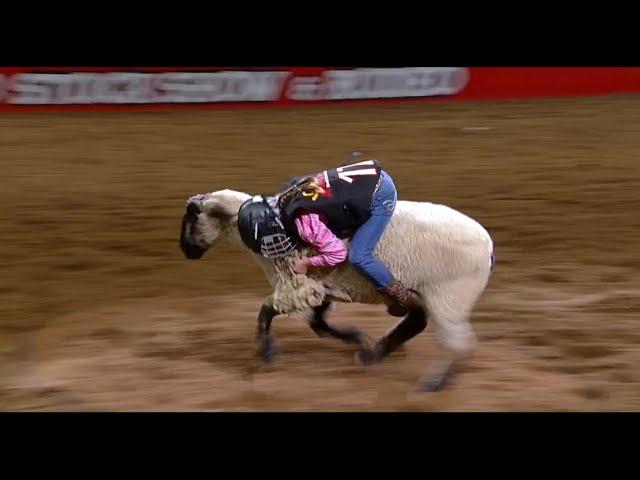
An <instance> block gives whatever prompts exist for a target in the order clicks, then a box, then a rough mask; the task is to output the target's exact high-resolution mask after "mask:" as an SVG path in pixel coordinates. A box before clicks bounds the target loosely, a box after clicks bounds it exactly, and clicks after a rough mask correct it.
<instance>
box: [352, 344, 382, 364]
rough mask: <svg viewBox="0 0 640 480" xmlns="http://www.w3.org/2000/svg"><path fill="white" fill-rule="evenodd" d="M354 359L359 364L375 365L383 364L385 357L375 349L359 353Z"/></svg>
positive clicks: (366, 349)
mask: <svg viewBox="0 0 640 480" xmlns="http://www.w3.org/2000/svg"><path fill="white" fill-rule="evenodd" d="M354 358H355V361H356V363H357V364H360V365H373V364H374V363H380V362H382V359H383V358H384V355H382V353H381V352H380V351H379V350H378V349H376V348H375V347H374V348H365V349H363V350H359V351H357V352H356V354H355V357H354Z"/></svg>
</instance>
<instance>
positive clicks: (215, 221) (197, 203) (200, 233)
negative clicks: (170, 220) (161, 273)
mask: <svg viewBox="0 0 640 480" xmlns="http://www.w3.org/2000/svg"><path fill="white" fill-rule="evenodd" d="M226 192H227V191H226V190H223V191H221V192H213V193H207V194H202V195H194V196H193V197H191V198H189V200H188V202H187V208H186V212H185V214H184V216H183V217H182V229H181V231H180V249H181V250H182V253H184V256H185V257H187V258H188V259H191V260H194V259H198V258H201V257H202V256H203V255H204V254H205V252H206V251H207V250H209V249H210V248H211V247H212V246H213V245H214V244H215V243H216V241H217V240H218V238H219V237H220V235H221V234H222V233H223V232H224V231H225V229H228V228H229V227H230V226H231V225H232V224H233V220H234V219H235V218H237V217H236V216H235V214H236V213H237V209H238V207H236V206H235V204H234V202H233V200H236V199H235V198H233V197H230V196H229V195H228V194H227V193H226ZM225 195H226V196H225ZM229 198H231V200H229ZM238 201H239V200H236V202H235V203H237V202H238ZM229 203H230V204H231V206H230V205H229Z"/></svg>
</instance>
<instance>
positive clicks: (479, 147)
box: [0, 96, 640, 411]
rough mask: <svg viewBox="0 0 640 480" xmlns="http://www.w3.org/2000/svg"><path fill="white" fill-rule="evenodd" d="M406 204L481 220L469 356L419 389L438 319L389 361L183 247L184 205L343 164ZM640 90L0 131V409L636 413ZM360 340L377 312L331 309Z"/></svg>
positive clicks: (40, 117)
mask: <svg viewBox="0 0 640 480" xmlns="http://www.w3.org/2000/svg"><path fill="white" fill-rule="evenodd" d="M354 149H362V150H366V151H368V152H371V153H374V154H375V155H377V156H378V157H379V158H380V159H381V160H382V161H383V162H384V164H385V166H386V167H387V169H388V170H389V171H390V172H391V173H392V174H393V175H394V177H395V179H396V184H397V186H398V189H399V193H400V197H401V198H404V199H411V200H427V201H432V202H436V203H444V204H447V205H450V206H452V207H454V208H457V209H459V210H461V211H462V212H464V213H466V214H468V215H470V216H471V217H473V218H475V219H476V220H478V221H479V222H480V223H482V224H483V225H484V226H485V227H486V228H487V229H488V230H489V232H490V233H491V235H492V236H493V238H494V241H495V246H496V257H497V264H496V268H495V270H494V274H493V277H492V278H491V280H490V283H489V286H488V288H487V290H486V292H485V294H484V296H483V297H482V300H481V302H480V303H479V304H478V307H477V310H476V311H475V313H474V315H473V324H474V326H475V329H476V332H477V334H478V338H479V346H478V349H477V351H476V353H475V356H474V357H473V358H472V359H470V360H469V362H468V363H467V365H466V366H465V368H464V370H463V371H462V373H461V374H460V376H459V377H458V378H457V380H456V382H455V383H454V384H453V385H452V386H451V388H450V389H448V390H446V391H443V392H439V393H432V394H420V393H417V392H415V391H414V386H415V383H416V381H417V380H418V379H419V377H420V376H421V375H422V374H424V373H426V372H427V371H428V370H429V367H430V365H432V363H431V362H432V361H433V360H434V359H436V358H437V355H438V345H437V341H436V336H435V334H434V332H433V329H432V328H433V327H429V328H427V331H426V333H425V334H423V335H421V336H419V337H417V338H416V339H414V340H412V341H411V342H409V343H408V344H407V345H406V346H405V348H404V349H403V350H402V351H400V352H397V353H395V354H393V355H392V356H391V357H390V358H389V359H388V360H387V361H386V362H385V363H383V364H381V365H376V366H373V367H362V366H358V365H355V364H354V362H353V353H354V349H353V347H350V346H347V345H343V344H341V343H339V342H337V341H335V340H331V339H323V338H317V337H316V336H315V335H314V334H313V332H312V331H311V330H310V329H309V328H308V327H307V325H306V324H305V320H304V318H298V317H278V318H276V319H275V320H274V326H273V328H274V333H275V335H276V339H277V341H278V345H279V349H280V355H279V357H278V358H277V359H276V360H275V361H274V363H273V364H271V365H270V366H268V367H260V366H259V364H258V361H257V359H256V358H255V344H254V342H255V339H254V332H255V326H256V324H255V320H256V315H257V311H258V309H259V306H260V304H261V300H262V298H263V297H264V295H266V294H267V293H268V292H269V290H268V286H267V282H266V280H265V279H264V277H263V276H262V273H261V271H260V270H259V268H258V266H257V265H256V264H254V263H252V262H253V261H252V260H251V259H250V257H249V256H248V255H247V254H245V253H244V252H240V251H237V250H234V249H233V248H231V247H228V246H220V247H219V248H216V249H214V250H212V251H210V252H208V253H207V255H206V256H205V257H204V258H203V259H202V260H200V261H187V260H186V259H184V257H183V256H182V253H181V252H180V250H179V248H178V234H179V228H180V219H181V216H182V213H183V210H184V206H185V200H186V198H187V197H189V196H190V195H192V194H196V193H202V192H208V191H213V190H218V189H223V188H233V189H236V190H242V191H246V192H251V193H268V192H273V191H275V190H276V189H277V188H278V187H279V186H280V185H281V184H282V183H283V181H284V180H286V179H287V178H288V177H289V176H291V175H294V174H299V173H306V172H309V171H314V170H318V169H322V168H325V167H330V166H332V165H334V164H335V163H336V161H338V160H340V159H342V158H343V157H344V155H345V154H346V153H348V152H350V151H351V150H354ZM639 159H640V98H639V97H637V96H611V97H598V98H595V97H594V98H586V99H558V100H537V101H518V102H500V103H495V102H473V103H458V104H453V103H452V104H423V105H404V106H401V105H394V106H368V107H354V106H348V107H343V106H340V107H332V108H326V109H316V108H310V109H292V110H254V111H196V112H191V111H189V112H164V113H163V112H160V113H131V112H129V113H82V114H79V113H67V114H42V113H38V114H11V115H5V116H3V117H0V166H1V168H2V175H3V181H2V188H1V189H0V209H1V213H0V238H1V243H2V247H1V249H0V264H1V270H0V271H1V272H2V274H1V275H0V296H1V297H0V298H1V301H0V410H3V411H7V410H12V411H13V410H52V411H71V410H75V411H107V410H108V411H122V410H136V411H137V410H154V411H167V410H180V411H182V410H213V411H358V410H359V411H452V410H453V411H546V410H553V411H574V410H579V411H585V410H594V411H603V410H605V411H612V410H635V411H638V410H640V329H639V328H638V326H639V324H638V314H639V312H640V284H639V282H638V279H639V271H640V255H638V247H639V246H640V212H639V207H640V160H639ZM331 319H332V320H333V321H334V322H335V323H336V324H338V325H354V326H359V327H362V328H363V329H364V330H365V331H366V332H367V333H369V334H371V335H372V336H378V335H380V334H382V333H384V332H385V330H386V329H388V328H389V327H391V326H392V325H393V324H394V322H395V319H394V318H392V317H388V316H387V315H386V314H385V311H384V308H383V307H381V306H380V307H368V306H363V305H338V306H337V307H336V308H335V309H334V310H333V311H332V312H331Z"/></svg>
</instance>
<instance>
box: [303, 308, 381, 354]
mask: <svg viewBox="0 0 640 480" xmlns="http://www.w3.org/2000/svg"><path fill="white" fill-rule="evenodd" d="M330 306H331V302H324V303H323V304H322V305H320V306H318V307H314V308H313V315H312V316H311V319H310V321H309V326H310V327H311V329H312V330H313V331H314V332H315V333H316V335H318V336H319V337H333V338H337V339H339V340H342V341H343V342H345V343H355V344H358V345H360V346H361V347H362V348H365V349H366V348H369V346H370V342H369V338H368V337H367V336H366V335H365V334H364V333H362V332H361V331H360V330H358V329H357V328H337V327H332V326H331V325H329V324H328V323H327V322H326V321H325V319H324V316H325V314H326V312H327V310H328V309H329V307H330Z"/></svg>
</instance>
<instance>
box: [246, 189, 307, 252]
mask: <svg viewBox="0 0 640 480" xmlns="http://www.w3.org/2000/svg"><path fill="white" fill-rule="evenodd" d="M238 231H239V232H240V238H242V241H243V242H244V244H245V245H246V246H247V247H249V248H250V249H251V250H253V251H254V252H256V253H260V254H262V255H263V256H264V257H267V258H279V257H285V256H287V255H289V254H290V253H291V252H293V251H294V250H295V249H296V247H297V246H298V244H297V241H296V239H295V238H294V237H293V236H291V235H289V233H288V232H287V231H286V229H285V228H284V225H283V224H282V222H281V221H280V219H279V218H278V215H277V214H276V212H275V211H274V210H273V208H271V206H270V205H269V203H268V202H267V200H266V199H265V198H264V197H263V196H261V195H256V196H255V197H252V198H250V199H249V200H247V201H246V202H244V203H243V204H242V205H241V206H240V210H238Z"/></svg>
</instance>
